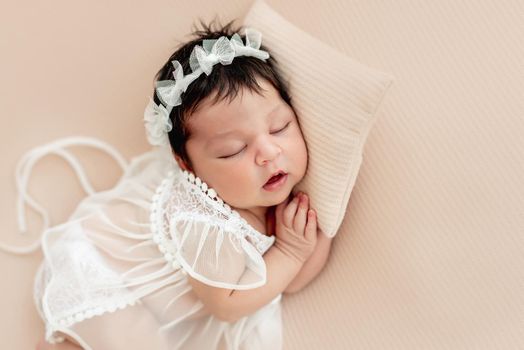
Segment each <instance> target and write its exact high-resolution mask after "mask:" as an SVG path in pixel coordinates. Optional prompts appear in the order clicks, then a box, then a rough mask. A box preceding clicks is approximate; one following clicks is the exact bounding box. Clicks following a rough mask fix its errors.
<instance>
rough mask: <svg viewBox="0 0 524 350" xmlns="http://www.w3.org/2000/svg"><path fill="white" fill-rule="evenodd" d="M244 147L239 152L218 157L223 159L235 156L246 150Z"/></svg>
mask: <svg viewBox="0 0 524 350" xmlns="http://www.w3.org/2000/svg"><path fill="white" fill-rule="evenodd" d="M244 148H246V146H244ZM244 148H242V149H241V150H240V151H238V152H237V153H234V154H230V155H228V156H222V157H218V158H221V159H225V158H231V157H233V156H236V155H237V154H239V153H240V152H242V151H243V150H244Z"/></svg>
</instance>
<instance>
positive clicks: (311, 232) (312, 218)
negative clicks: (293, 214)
mask: <svg viewBox="0 0 524 350" xmlns="http://www.w3.org/2000/svg"><path fill="white" fill-rule="evenodd" d="M304 231H305V232H304V236H305V237H306V240H308V241H310V242H315V240H316V238H317V213H316V212H315V211H314V210H313V209H309V210H308V214H307V224H306V229H305V230H304Z"/></svg>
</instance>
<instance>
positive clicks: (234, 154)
mask: <svg viewBox="0 0 524 350" xmlns="http://www.w3.org/2000/svg"><path fill="white" fill-rule="evenodd" d="M289 124H291V122H288V123H287V124H286V125H285V126H284V127H283V128H282V129H280V130H277V131H273V132H272V133H271V134H278V133H279V132H282V131H284V130H285V129H287V127H288V126H289ZM246 147H247V146H244V148H242V149H241V150H240V151H238V152H237V153H233V154H230V155H228V156H222V157H218V158H220V159H227V158H231V157H234V156H236V155H237V154H239V153H240V152H242V151H243V150H244V149H245V148H246Z"/></svg>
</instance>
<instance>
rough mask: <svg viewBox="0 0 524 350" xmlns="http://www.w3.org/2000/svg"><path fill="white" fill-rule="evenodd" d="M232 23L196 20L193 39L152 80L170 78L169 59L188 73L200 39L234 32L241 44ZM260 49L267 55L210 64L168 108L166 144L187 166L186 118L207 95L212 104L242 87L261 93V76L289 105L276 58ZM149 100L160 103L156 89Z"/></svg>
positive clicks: (172, 70) (191, 166)
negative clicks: (179, 98) (229, 62)
mask: <svg viewBox="0 0 524 350" xmlns="http://www.w3.org/2000/svg"><path fill="white" fill-rule="evenodd" d="M215 20H216V18H215ZM233 22H234V20H233V21H231V22H229V23H227V24H226V25H224V26H222V25H220V24H218V26H217V28H215V29H213V24H214V23H215V22H214V21H212V22H211V23H210V24H209V25H206V24H205V23H204V22H203V21H202V20H200V24H201V26H202V29H198V27H196V28H195V31H194V32H193V33H192V34H191V35H192V36H194V38H193V39H192V40H190V41H188V42H186V43H183V44H182V45H181V46H179V47H178V48H177V49H176V51H175V52H174V53H173V54H172V55H171V57H169V59H168V60H167V62H166V63H165V64H164V65H163V66H162V68H161V69H160V70H159V71H158V73H157V74H156V75H155V80H157V81H161V80H173V72H174V69H175V68H174V67H173V64H172V63H171V62H172V61H174V60H177V61H179V62H180V64H181V65H182V68H183V70H184V75H187V74H189V73H191V68H190V65H189V57H190V55H191V52H192V51H193V48H194V47H195V45H200V46H202V40H204V39H218V38H220V37H221V36H226V37H227V38H228V39H230V38H231V36H232V35H233V34H235V33H238V34H239V35H240V37H241V38H242V41H243V42H244V43H245V41H246V38H245V35H244V34H243V29H244V27H243V26H239V27H236V28H235V27H233ZM241 30H242V34H241ZM263 41H264V38H262V42H263ZM260 50H264V51H267V52H268V53H269V55H270V57H269V58H268V59H266V60H265V61H263V60H260V59H258V58H256V57H250V56H238V57H235V58H234V59H233V62H232V63H231V64H229V65H222V64H220V63H218V64H216V65H214V66H213V70H212V72H211V74H210V75H209V76H207V75H206V74H205V73H202V75H200V76H199V77H198V78H197V79H196V80H195V81H193V82H192V83H191V84H190V85H189V86H188V88H187V90H186V91H185V92H184V93H182V95H181V98H182V104H181V105H178V106H175V107H174V108H173V109H172V110H171V113H170V114H169V118H170V119H171V122H172V124H173V129H172V130H171V131H170V132H169V143H170V144H171V149H172V151H173V153H174V154H176V155H178V156H180V158H181V159H182V160H184V162H186V164H187V165H188V166H189V167H190V168H193V165H192V164H191V160H190V159H189V156H188V154H187V151H186V141H187V140H188V139H189V137H190V136H191V133H190V130H189V128H188V127H187V121H188V119H189V117H190V116H191V114H192V113H193V112H195V111H196V109H197V108H198V106H199V104H200V103H201V102H202V101H203V100H205V99H206V98H207V97H209V96H210V95H211V94H213V93H215V92H216V95H215V98H214V99H213V100H212V101H211V103H213V104H215V103H218V102H220V101H221V100H224V99H226V98H227V99H229V101H231V100H232V99H234V98H235V97H236V96H237V94H238V92H239V91H240V89H242V88H248V89H249V90H251V91H255V92H257V93H259V94H261V89H262V88H261V87H260V85H259V84H258V83H257V80H256V79H257V78H262V79H265V80H267V81H268V82H269V83H270V84H271V85H272V86H273V87H274V88H275V90H276V91H278V93H279V94H280V96H281V97H282V99H283V100H284V101H285V102H286V103H287V104H288V105H289V106H291V107H292V105H291V97H290V96H289V93H288V86H287V82H285V81H284V80H283V78H282V76H281V73H279V68H278V66H277V62H276V60H275V59H274V58H273V56H272V55H271V52H270V51H269V50H268V49H267V48H266V47H265V46H264V45H263V44H262V45H261V46H260ZM153 99H154V101H155V103H156V104H157V105H160V104H161V102H160V99H159V98H158V96H157V94H156V90H155V93H154V98H153Z"/></svg>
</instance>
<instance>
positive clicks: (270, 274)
mask: <svg viewBox="0 0 524 350" xmlns="http://www.w3.org/2000/svg"><path fill="white" fill-rule="evenodd" d="M307 213H308V205H307V200H302V201H301V202H300V204H299V201H298V198H295V199H293V200H292V201H291V202H290V203H289V204H287V203H286V202H284V203H281V204H279V205H278V206H277V208H276V211H275V216H276V238H275V242H274V244H273V246H271V248H269V250H268V251H267V252H266V253H265V254H264V256H263V258H264V262H265V265H266V276H267V280H266V283H265V284H264V285H263V286H261V287H259V288H255V289H248V290H235V289H222V288H216V287H211V286H209V285H206V284H204V283H201V282H199V281H197V280H195V279H193V278H191V277H189V276H188V279H189V283H190V284H191V285H192V287H193V291H194V292H195V293H196V294H197V296H198V297H199V298H200V300H201V301H202V302H203V303H204V305H205V306H207V307H208V308H209V311H210V312H211V313H212V314H214V315H215V316H216V317H217V318H219V319H222V320H225V321H228V322H234V321H236V320H238V319H240V318H242V317H244V316H247V315H250V314H252V313H254V312H255V311H257V310H258V309H260V308H261V307H263V306H264V305H266V304H268V303H269V302H271V301H272V300H273V299H275V298H276V297H277V296H278V295H279V294H281V293H282V292H283V291H284V290H285V289H286V287H287V286H288V285H289V284H290V283H291V281H292V280H293V279H294V278H295V276H296V275H297V274H298V272H299V271H300V269H301V268H302V266H303V265H304V262H305V261H307V260H308V258H309V257H310V256H311V254H313V251H314V249H315V245H316V244H317V223H316V214H315V213H314V212H313V211H311V213H310V214H309V215H308V214H307Z"/></svg>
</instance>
